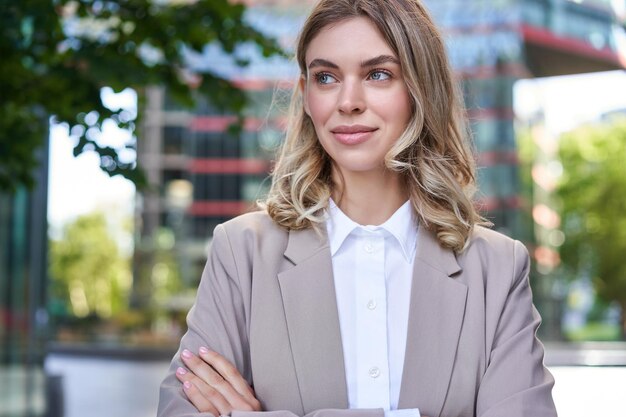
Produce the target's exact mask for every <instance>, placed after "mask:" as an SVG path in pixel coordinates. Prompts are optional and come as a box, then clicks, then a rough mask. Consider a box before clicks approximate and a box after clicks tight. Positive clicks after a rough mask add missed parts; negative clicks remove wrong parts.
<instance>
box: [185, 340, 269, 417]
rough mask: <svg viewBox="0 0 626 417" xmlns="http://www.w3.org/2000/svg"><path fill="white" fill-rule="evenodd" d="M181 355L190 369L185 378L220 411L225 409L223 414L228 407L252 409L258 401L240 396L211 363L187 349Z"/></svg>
mask: <svg viewBox="0 0 626 417" xmlns="http://www.w3.org/2000/svg"><path fill="white" fill-rule="evenodd" d="M181 357H182V359H183V362H184V363H185V365H187V367H188V368H189V370H190V371H191V372H189V373H188V375H186V377H187V378H186V379H187V380H190V381H192V382H193V383H194V384H195V385H196V387H197V388H198V389H199V390H200V391H201V392H202V393H203V394H204V395H205V397H207V398H209V399H210V400H211V401H213V404H214V405H215V406H216V407H217V408H218V409H219V410H220V411H226V412H225V413H224V414H228V413H229V412H230V410H229V408H230V409H236V410H241V411H252V410H254V407H255V406H256V405H257V403H258V401H256V398H252V399H247V398H244V397H243V396H241V394H239V393H238V392H237V391H236V390H235V389H234V388H233V387H232V386H231V384H230V383H229V382H228V381H226V380H225V379H224V378H222V376H221V375H220V374H219V373H218V372H216V371H215V370H214V369H213V368H212V367H211V365H209V364H208V363H206V362H205V361H204V360H202V359H201V358H199V357H197V356H196V355H194V354H193V353H191V352H190V351H189V350H184V351H183V353H182V355H181ZM194 378H197V380H196V379H194ZM217 394H219V395H217ZM259 405H260V404H259ZM259 410H260V408H259Z"/></svg>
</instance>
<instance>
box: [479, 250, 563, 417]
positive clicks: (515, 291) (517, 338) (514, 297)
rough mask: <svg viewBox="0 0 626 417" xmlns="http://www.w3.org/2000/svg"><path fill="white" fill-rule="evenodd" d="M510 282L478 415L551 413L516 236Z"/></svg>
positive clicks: (551, 416) (549, 416)
mask: <svg viewBox="0 0 626 417" xmlns="http://www.w3.org/2000/svg"><path fill="white" fill-rule="evenodd" d="M513 258H514V265H515V266H514V271H513V280H512V285H511V287H510V289H509V293H508V296H507V298H506V301H505V303H504V305H503V307H502V312H501V314H500V317H499V321H498V325H497V328H496V335H495V338H494V341H493V346H492V349H491V355H490V357H489V364H488V366H487V370H486V372H485V374H484V376H483V378H482V381H481V383H480V388H479V390H478V396H477V401H476V415H477V416H479V417H498V416H508V417H526V416H532V417H556V415H557V414H556V409H555V406H554V402H553V400H552V386H553V385H554V378H553V377H552V375H551V374H550V373H549V372H548V370H547V369H546V368H545V366H544V365H543V355H544V351H543V345H542V344H541V342H539V340H538V339H537V337H536V331H537V328H538V327H539V324H540V323H541V318H540V316H539V313H538V312H537V310H536V309H535V307H534V306H533V303H532V293H531V289H530V285H529V280H528V272H529V268H530V259H529V256H528V251H527V250H526V248H525V247H524V246H523V245H522V244H521V243H520V242H518V241H515V244H514V250H513Z"/></svg>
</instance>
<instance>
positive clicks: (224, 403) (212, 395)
mask: <svg viewBox="0 0 626 417" xmlns="http://www.w3.org/2000/svg"><path fill="white" fill-rule="evenodd" d="M176 377H177V378H178V379H179V380H180V381H181V382H182V383H183V389H185V388H186V389H187V390H193V391H194V392H195V393H199V394H200V395H202V397H204V400H203V399H202V398H197V400H198V401H199V402H201V403H203V404H205V405H206V401H208V402H209V403H210V404H211V406H212V407H213V408H215V409H217V411H218V413H219V414H216V415H229V414H230V413H231V412H232V410H233V407H232V405H231V404H230V403H229V402H228V400H226V398H224V396H223V395H221V394H220V393H219V392H218V391H217V390H216V389H215V388H213V387H211V386H210V385H208V384H207V383H205V382H204V381H202V380H201V379H200V378H198V377H197V376H196V375H194V374H193V372H188V371H187V370H186V369H185V368H178V369H177V370H176ZM189 383H191V384H192V386H190V385H189ZM198 410H199V411H203V410H200V409H198Z"/></svg>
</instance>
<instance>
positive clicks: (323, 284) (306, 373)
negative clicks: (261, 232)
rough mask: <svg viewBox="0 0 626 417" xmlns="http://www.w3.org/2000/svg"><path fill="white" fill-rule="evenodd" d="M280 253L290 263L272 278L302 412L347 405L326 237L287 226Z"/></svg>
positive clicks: (335, 303) (341, 351)
mask: <svg viewBox="0 0 626 417" xmlns="http://www.w3.org/2000/svg"><path fill="white" fill-rule="evenodd" d="M285 257H286V258H287V259H289V260H290V261H291V262H293V263H294V266H293V268H290V269H288V270H287V271H284V272H281V273H279V274H278V281H279V284H280V289H281V295H282V300H283V306H284V309H285V317H286V319H287V331H288V334H289V342H290V344H291V350H292V352H293V359H294V365H295V369H296V375H297V379H298V385H299V389H300V395H301V398H302V405H303V408H304V412H305V414H306V413H309V412H311V411H314V410H318V409H323V408H347V407H348V391H347V386H346V377H345V367H344V358H343V347H342V342H341V330H340V328H339V314H338V312H337V300H336V298H335V284H334V280H333V269H332V261H331V255H330V249H329V247H328V239H327V238H326V236H325V235H321V234H317V233H316V232H315V231H313V230H311V229H307V230H301V231H291V232H290V233H289V242H288V244H287V249H286V251H285Z"/></svg>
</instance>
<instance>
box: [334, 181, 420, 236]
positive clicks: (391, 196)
mask: <svg viewBox="0 0 626 417" xmlns="http://www.w3.org/2000/svg"><path fill="white" fill-rule="evenodd" d="M333 177H334V179H335V181H334V182H335V189H334V190H333V193H332V195H333V200H334V201H335V203H336V204H337V206H339V208H340V209H341V211H343V212H344V213H345V214H346V216H348V217H349V218H350V219H352V220H353V221H355V222H356V223H358V224H361V225H380V224H383V223H384V222H385V221H387V219H389V218H390V217H391V216H392V215H393V213H395V212H396V210H398V208H400V206H402V204H404V203H405V202H406V200H407V199H408V194H407V192H406V191H405V189H404V187H403V185H402V181H401V179H400V176H399V175H398V174H397V173H395V172H391V171H388V170H385V171H384V172H383V173H382V174H381V173H380V172H377V173H369V172H368V173H349V174H346V173H344V174H343V176H339V175H333Z"/></svg>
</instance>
